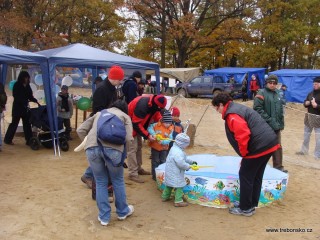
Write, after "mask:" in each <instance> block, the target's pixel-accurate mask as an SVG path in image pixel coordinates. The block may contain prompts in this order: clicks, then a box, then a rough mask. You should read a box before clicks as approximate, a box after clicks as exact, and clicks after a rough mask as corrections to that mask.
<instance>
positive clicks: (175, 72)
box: [146, 67, 200, 82]
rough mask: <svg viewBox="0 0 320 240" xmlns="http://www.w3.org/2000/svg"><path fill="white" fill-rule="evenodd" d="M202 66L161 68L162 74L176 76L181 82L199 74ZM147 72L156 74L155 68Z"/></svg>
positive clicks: (169, 76)
mask: <svg viewBox="0 0 320 240" xmlns="http://www.w3.org/2000/svg"><path fill="white" fill-rule="evenodd" d="M199 71H200V68H198V67H196V68H160V76H161V77H168V78H176V79H178V80H179V81H181V82H187V81H189V80H191V79H192V78H194V77H198V76H199ZM146 74H150V75H154V74H155V72H154V70H147V71H146Z"/></svg>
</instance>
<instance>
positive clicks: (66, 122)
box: [63, 118, 72, 137]
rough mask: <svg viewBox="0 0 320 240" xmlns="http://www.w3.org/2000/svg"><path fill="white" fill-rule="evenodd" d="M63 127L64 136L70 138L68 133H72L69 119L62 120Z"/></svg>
mask: <svg viewBox="0 0 320 240" xmlns="http://www.w3.org/2000/svg"><path fill="white" fill-rule="evenodd" d="M63 125H64V127H65V133H66V136H67V137H70V133H71V131H72V128H71V121H70V118H64V119H63Z"/></svg>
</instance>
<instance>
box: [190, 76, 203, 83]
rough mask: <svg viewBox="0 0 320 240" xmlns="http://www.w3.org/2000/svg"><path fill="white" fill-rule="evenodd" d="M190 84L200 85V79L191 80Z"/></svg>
mask: <svg viewBox="0 0 320 240" xmlns="http://www.w3.org/2000/svg"><path fill="white" fill-rule="evenodd" d="M190 83H192V84H196V83H201V77H197V78H195V79H192V80H191V82H190Z"/></svg>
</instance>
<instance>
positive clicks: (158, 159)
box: [151, 148, 168, 180]
mask: <svg viewBox="0 0 320 240" xmlns="http://www.w3.org/2000/svg"><path fill="white" fill-rule="evenodd" d="M167 155H168V151H167V150H163V151H157V150H155V149H153V148H151V172H152V179H153V180H156V171H155V169H156V168H157V167H158V166H159V165H160V164H162V163H165V162H166V158H167Z"/></svg>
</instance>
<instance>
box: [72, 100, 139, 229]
mask: <svg viewBox="0 0 320 240" xmlns="http://www.w3.org/2000/svg"><path fill="white" fill-rule="evenodd" d="M104 111H105V110H104ZM104 111H101V112H97V113H96V114H95V115H93V116H92V117H90V118H88V119H87V120H86V121H85V122H83V123H82V124H81V125H80V126H79V128H78V129H77V133H78V136H79V137H80V139H81V140H83V139H84V138H85V137H87V139H86V142H85V146H84V149H85V151H86V155H87V159H88V162H89V164H90V167H91V169H92V171H93V175H94V178H95V182H96V201H97V206H98V209H99V215H98V220H99V222H100V223H101V225H103V226H107V225H108V223H109V221H110V219H111V207H110V204H109V200H108V189H107V187H108V177H110V179H111V181H112V184H113V190H114V193H115V206H116V213H117V214H118V219H119V220H124V219H126V218H127V217H128V216H130V215H131V214H132V213H133V212H134V208H133V206H132V205H128V204H127V199H126V190H125V184H124V177H123V161H124V159H125V157H126V151H125V144H115V143H111V142H106V141H101V140H98V135H97V133H98V125H99V124H100V123H99V119H100V117H103V114H113V115H115V116H116V117H117V118H119V119H120V120H121V121H122V122H123V124H124V127H125V130H126V135H125V142H126V143H127V142H129V141H133V137H132V122H131V118H130V117H129V116H128V115H127V113H128V106H127V104H126V103H125V102H124V101H122V100H117V101H115V102H114V103H113V104H111V107H110V108H108V109H107V112H104Z"/></svg>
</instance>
